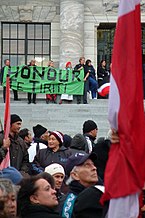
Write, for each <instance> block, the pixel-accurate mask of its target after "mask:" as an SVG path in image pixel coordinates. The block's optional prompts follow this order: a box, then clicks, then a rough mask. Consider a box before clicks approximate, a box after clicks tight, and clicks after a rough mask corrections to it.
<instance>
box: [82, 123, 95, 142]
mask: <svg viewBox="0 0 145 218" xmlns="http://www.w3.org/2000/svg"><path fill="white" fill-rule="evenodd" d="M97 132H98V127H97V124H96V123H95V122H94V121H93V120H87V121H85V122H84V124H83V134H89V135H91V136H92V137H94V138H96V137H97Z"/></svg>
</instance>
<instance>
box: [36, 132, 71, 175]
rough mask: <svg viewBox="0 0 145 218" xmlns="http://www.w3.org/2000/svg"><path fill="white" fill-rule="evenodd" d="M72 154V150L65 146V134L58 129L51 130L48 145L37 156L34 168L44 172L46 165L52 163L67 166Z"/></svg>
mask: <svg viewBox="0 0 145 218" xmlns="http://www.w3.org/2000/svg"><path fill="white" fill-rule="evenodd" d="M70 155H71V152H70V150H69V149H67V148H65V147H64V146H63V134H62V133H61V132H58V131H53V132H50V135H49V138H48V147H47V148H45V149H41V150H40V151H39V152H38V153H37V155H36V156H35V158H34V161H33V170H35V172H36V173H40V172H43V171H44V169H45V167H47V166H48V165H50V164H51V163H58V164H61V165H62V166H63V167H65V165H66V161H67V159H68V157H69V156H70Z"/></svg>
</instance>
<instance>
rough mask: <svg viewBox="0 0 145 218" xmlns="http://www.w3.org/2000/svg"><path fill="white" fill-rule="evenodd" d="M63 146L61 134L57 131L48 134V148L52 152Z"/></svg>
mask: <svg viewBox="0 0 145 218" xmlns="http://www.w3.org/2000/svg"><path fill="white" fill-rule="evenodd" d="M62 144H63V134H62V133H61V132H59V131H53V132H50V135H49V138H48V147H49V148H51V149H52V150H53V151H54V152H56V151H58V150H59V148H60V147H61V146H62Z"/></svg>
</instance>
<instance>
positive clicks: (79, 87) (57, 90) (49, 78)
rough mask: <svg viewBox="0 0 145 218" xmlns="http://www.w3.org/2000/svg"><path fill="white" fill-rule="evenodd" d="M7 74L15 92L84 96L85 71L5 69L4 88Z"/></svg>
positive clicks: (20, 67) (35, 68)
mask: <svg viewBox="0 0 145 218" xmlns="http://www.w3.org/2000/svg"><path fill="white" fill-rule="evenodd" d="M7 74H9V75H10V85H11V88H12V89H14V90H19V91H23V92H30V93H47V94H70V95H83V90H84V70H83V69H82V70H81V71H74V70H62V69H56V68H51V67H28V66H15V67H10V68H8V67H5V70H4V77H3V86H6V75H7Z"/></svg>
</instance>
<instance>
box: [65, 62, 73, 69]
mask: <svg viewBox="0 0 145 218" xmlns="http://www.w3.org/2000/svg"><path fill="white" fill-rule="evenodd" d="M65 67H66V69H68V68H69V69H71V68H72V63H71V62H70V61H69V62H67V63H66V65H65Z"/></svg>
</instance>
